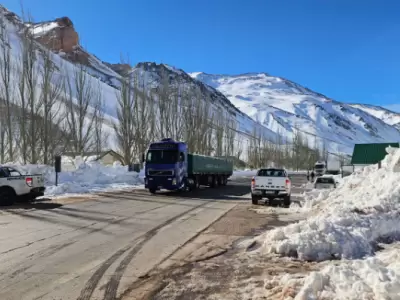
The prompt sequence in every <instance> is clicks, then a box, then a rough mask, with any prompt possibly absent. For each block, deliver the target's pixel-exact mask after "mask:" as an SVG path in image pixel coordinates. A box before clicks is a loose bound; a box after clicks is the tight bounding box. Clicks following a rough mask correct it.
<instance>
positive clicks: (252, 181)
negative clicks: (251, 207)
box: [251, 178, 256, 188]
mask: <svg viewBox="0 0 400 300" xmlns="http://www.w3.org/2000/svg"><path fill="white" fill-rule="evenodd" d="M255 186H256V180H255V179H254V178H252V179H251V187H252V188H254V187H255Z"/></svg>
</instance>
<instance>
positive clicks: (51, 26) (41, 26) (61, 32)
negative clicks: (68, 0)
mask: <svg viewBox="0 0 400 300" xmlns="http://www.w3.org/2000/svg"><path fill="white" fill-rule="evenodd" d="M32 27H33V28H34V29H33V30H34V31H33V32H34V36H35V39H36V40H37V41H38V42H39V43H41V44H42V45H44V46H46V47H47V48H49V49H51V50H52V51H54V52H56V53H60V54H62V55H63V56H64V58H66V59H68V60H69V61H71V62H77V63H80V64H84V65H88V64H89V54H88V53H87V52H86V51H85V50H84V49H83V48H82V47H81V46H80V45H79V35H78V33H77V32H76V30H75V28H74V24H73V23H72V21H71V19H70V18H68V17H62V18H57V19H55V20H54V21H51V22H41V23H36V24H33V26H32Z"/></svg>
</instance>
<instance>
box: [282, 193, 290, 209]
mask: <svg viewBox="0 0 400 300" xmlns="http://www.w3.org/2000/svg"><path fill="white" fill-rule="evenodd" d="M290 203H291V200H290V195H288V196H285V197H284V198H283V206H285V207H289V206H290Z"/></svg>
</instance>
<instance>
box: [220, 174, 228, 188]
mask: <svg viewBox="0 0 400 300" xmlns="http://www.w3.org/2000/svg"><path fill="white" fill-rule="evenodd" d="M221 182H222V185H223V186H225V185H226V184H227V183H228V180H227V179H226V177H225V176H222V178H221Z"/></svg>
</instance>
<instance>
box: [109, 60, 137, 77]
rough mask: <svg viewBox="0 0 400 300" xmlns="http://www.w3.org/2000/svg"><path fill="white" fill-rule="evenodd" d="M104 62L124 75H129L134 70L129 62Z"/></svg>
mask: <svg viewBox="0 0 400 300" xmlns="http://www.w3.org/2000/svg"><path fill="white" fill-rule="evenodd" d="M103 64H105V65H106V66H107V67H109V68H110V69H111V70H113V71H114V72H117V73H118V74H119V75H122V76H125V75H127V74H128V73H129V72H130V71H131V70H132V67H131V66H130V65H129V64H110V63H108V62H105V61H103Z"/></svg>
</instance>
